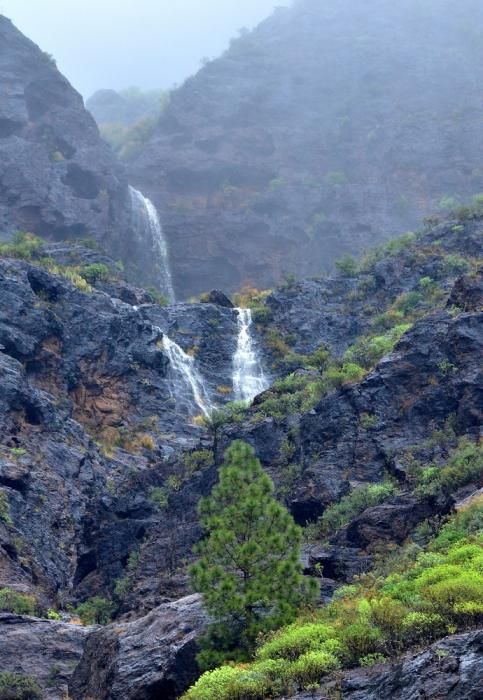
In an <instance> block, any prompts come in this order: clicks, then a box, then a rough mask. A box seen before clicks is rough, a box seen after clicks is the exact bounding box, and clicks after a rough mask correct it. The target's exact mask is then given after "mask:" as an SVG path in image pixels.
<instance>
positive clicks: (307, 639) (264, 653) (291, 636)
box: [257, 623, 335, 661]
mask: <svg viewBox="0 0 483 700" xmlns="http://www.w3.org/2000/svg"><path fill="white" fill-rule="evenodd" d="M334 637H335V632H334V629H333V628H332V627H330V626H329V625H321V624H317V623H307V624H305V625H300V623H297V624H294V625H289V626H288V627H284V628H283V629H282V630H281V631H280V632H277V633H276V634H274V635H273V636H272V638H271V639H270V640H269V641H267V642H265V644H263V646H261V647H260V648H259V649H258V652H257V656H258V658H260V659H262V660H267V659H286V660H287V661H293V660H294V659H297V658H298V657H299V656H300V655H301V654H304V653H306V652H308V651H317V650H318V649H320V648H321V647H322V646H323V644H324V642H326V641H327V640H329V639H333V638H334Z"/></svg>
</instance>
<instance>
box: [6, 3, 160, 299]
mask: <svg viewBox="0 0 483 700" xmlns="http://www.w3.org/2000/svg"><path fill="white" fill-rule="evenodd" d="M0 45H1V47H2V48H1V52H0V91H1V94H2V100H1V104H0V238H4V237H6V236H8V235H10V234H13V233H15V232H17V231H29V232H32V233H35V234H38V235H42V236H45V237H47V238H50V239H53V240H73V239H88V238H89V239H95V240H96V241H97V242H98V243H100V244H101V245H102V246H103V247H104V248H106V249H107V250H108V251H109V252H110V254H111V256H112V257H113V258H114V259H121V260H123V261H124V263H125V266H126V270H127V272H128V273H129V274H130V275H131V277H132V278H134V279H138V280H141V279H142V280H143V281H144V283H145V284H147V285H149V284H152V285H154V286H156V281H157V280H156V277H155V268H154V266H153V255H152V251H153V249H152V242H151V241H146V240H143V238H142V237H140V234H139V232H138V231H137V228H136V226H135V222H133V220H132V218H133V217H132V212H131V197H130V193H129V189H128V183H127V176H126V172H125V170H124V168H123V167H122V166H121V165H120V163H119V162H118V161H117V160H116V158H115V156H114V154H113V153H112V151H111V150H110V148H109V146H107V144H106V143H104V141H102V139H101V137H100V136H99V131H98V129H97V126H96V124H95V122H94V119H93V118H92V116H91V115H90V114H89V112H87V111H86V110H85V109H84V105H83V102H82V98H81V96H80V95H79V94H78V93H77V92H76V91H75V90H74V89H73V88H72V87H71V85H70V84H69V83H68V81H67V80H66V79H65V78H64V77H63V76H62V75H61V74H60V73H59V71H58V70H57V68H56V67H55V63H54V61H53V60H52V59H51V58H50V57H49V56H48V55H47V54H45V53H43V52H42V51H41V50H40V49H39V48H38V47H37V46H36V45H35V44H33V43H32V42H31V41H29V39H27V38H26V37H24V36H23V35H22V34H21V33H20V32H19V31H18V30H17V29H16V28H15V27H14V26H13V24H12V23H11V22H10V21H9V20H8V19H6V18H5V17H3V16H0Z"/></svg>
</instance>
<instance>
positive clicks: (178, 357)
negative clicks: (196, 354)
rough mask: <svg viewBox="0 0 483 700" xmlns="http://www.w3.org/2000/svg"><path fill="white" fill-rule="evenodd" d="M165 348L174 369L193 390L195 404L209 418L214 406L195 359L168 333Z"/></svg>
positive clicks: (191, 390)
mask: <svg viewBox="0 0 483 700" xmlns="http://www.w3.org/2000/svg"><path fill="white" fill-rule="evenodd" d="M163 348H164V350H165V351H166V355H167V356H168V358H169V362H170V364H171V367H172V368H173V371H174V372H176V373H177V375H178V376H179V378H180V380H181V381H182V382H183V384H184V385H185V387H186V388H188V390H189V391H190V392H191V395H192V397H193V403H194V405H196V407H197V408H199V409H200V410H201V412H202V413H203V415H204V416H205V417H206V418H209V416H210V415H211V412H212V410H213V408H214V406H213V405H212V403H211V401H210V399H209V397H208V395H207V392H206V390H205V387H204V382H203V378H202V377H201V375H200V373H199V372H198V370H197V368H196V366H195V361H194V359H193V358H192V357H190V356H189V355H188V354H187V353H186V352H185V351H184V350H183V349H182V348H181V347H180V346H179V345H178V344H177V343H175V342H174V340H171V338H169V337H168V336H167V335H166V334H164V335H163Z"/></svg>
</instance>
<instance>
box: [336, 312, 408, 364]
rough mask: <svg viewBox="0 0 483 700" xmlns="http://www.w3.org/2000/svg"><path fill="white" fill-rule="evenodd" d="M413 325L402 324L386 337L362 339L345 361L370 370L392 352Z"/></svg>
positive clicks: (350, 349) (392, 329)
mask: <svg viewBox="0 0 483 700" xmlns="http://www.w3.org/2000/svg"><path fill="white" fill-rule="evenodd" d="M411 325H412V324H411V323H401V324H400V325H398V326H394V327H393V328H391V329H390V330H388V331H387V332H386V333H384V335H376V336H370V335H369V336H364V337H362V338H360V339H359V340H357V342H356V343H354V345H352V346H351V347H350V348H349V350H347V352H346V353H345V355H344V359H345V360H346V361H347V362H353V363H356V364H358V365H360V366H361V367H364V368H365V369H370V368H371V367H373V366H374V365H375V364H377V362H379V360H380V359H381V358H382V357H384V356H385V355H388V354H389V353H390V352H392V350H393V348H394V346H395V345H396V343H397V342H398V340H399V339H400V338H401V336H403V335H404V333H406V332H407V331H408V330H409V329H410V328H411Z"/></svg>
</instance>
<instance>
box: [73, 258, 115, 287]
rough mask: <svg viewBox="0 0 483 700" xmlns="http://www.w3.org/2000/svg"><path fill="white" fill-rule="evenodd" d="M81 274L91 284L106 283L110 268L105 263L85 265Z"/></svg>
mask: <svg viewBox="0 0 483 700" xmlns="http://www.w3.org/2000/svg"><path fill="white" fill-rule="evenodd" d="M80 274H81V275H82V277H83V278H84V279H85V280H86V281H87V282H89V283H90V284H95V282H99V281H100V282H106V281H107V280H108V279H109V268H108V267H107V265H104V264H103V263H92V264H91V265H84V267H83V268H82V269H81V272H80Z"/></svg>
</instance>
